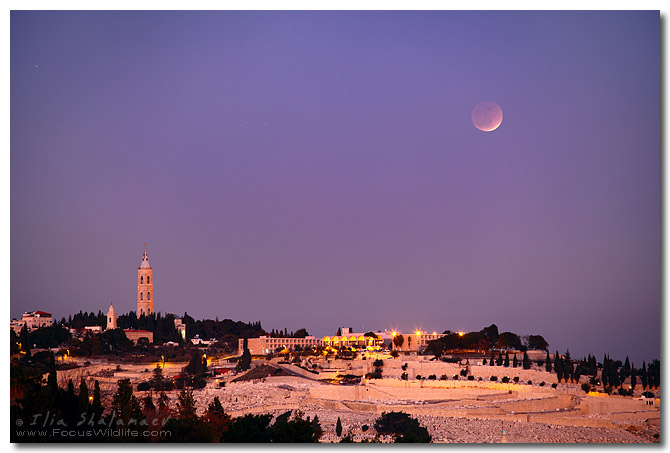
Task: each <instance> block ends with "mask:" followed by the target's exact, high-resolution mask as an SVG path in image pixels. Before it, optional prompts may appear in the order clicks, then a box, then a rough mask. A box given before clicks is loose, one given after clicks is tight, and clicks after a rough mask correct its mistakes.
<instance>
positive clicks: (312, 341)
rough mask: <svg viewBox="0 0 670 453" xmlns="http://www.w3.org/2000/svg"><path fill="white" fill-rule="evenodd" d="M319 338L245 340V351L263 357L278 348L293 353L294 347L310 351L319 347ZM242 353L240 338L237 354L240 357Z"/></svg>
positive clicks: (262, 337)
mask: <svg viewBox="0 0 670 453" xmlns="http://www.w3.org/2000/svg"><path fill="white" fill-rule="evenodd" d="M321 344H322V341H321V339H320V338H315V337H313V336H307V337H305V338H273V337H269V336H267V335H263V336H261V337H258V338H248V339H247V349H248V350H249V352H250V353H251V355H265V354H268V353H270V352H275V350H277V349H278V348H281V349H288V350H291V351H294V350H295V349H296V346H300V348H301V349H303V350H304V349H311V348H313V347H318V346H321ZM243 352H244V339H243V338H240V339H239V342H238V346H237V353H238V354H239V355H241V354H242V353H243Z"/></svg>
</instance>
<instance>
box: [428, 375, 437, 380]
mask: <svg viewBox="0 0 670 453" xmlns="http://www.w3.org/2000/svg"><path fill="white" fill-rule="evenodd" d="M428 379H430V380H431V381H434V380H435V379H437V376H435V375H434V374H431V375H430V376H428Z"/></svg>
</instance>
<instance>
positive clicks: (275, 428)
mask: <svg viewBox="0 0 670 453" xmlns="http://www.w3.org/2000/svg"><path fill="white" fill-rule="evenodd" d="M290 415H291V411H288V412H285V413H283V414H281V415H279V416H277V418H276V419H275V423H274V424H273V425H272V426H271V427H270V428H269V432H270V442H275V443H289V442H290V443H298V442H299V443H303V442H318V440H319V437H320V436H321V432H322V431H321V427H320V426H318V420H317V422H316V424H315V423H314V422H313V421H311V420H310V419H309V417H307V419H306V420H305V419H303V418H302V414H301V413H300V412H297V413H296V414H295V416H294V417H293V419H292V420H289V417H290Z"/></svg>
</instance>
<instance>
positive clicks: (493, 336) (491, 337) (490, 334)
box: [481, 324, 499, 347]
mask: <svg viewBox="0 0 670 453" xmlns="http://www.w3.org/2000/svg"><path fill="white" fill-rule="evenodd" d="M481 333H482V334H483V335H484V338H485V339H486V341H487V343H488V346H489V347H491V346H493V345H494V344H496V341H498V336H499V334H498V326H496V325H495V324H491V325H490V326H488V327H484V328H483V329H482V330H481Z"/></svg>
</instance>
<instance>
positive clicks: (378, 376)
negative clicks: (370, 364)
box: [365, 370, 382, 379]
mask: <svg viewBox="0 0 670 453" xmlns="http://www.w3.org/2000/svg"><path fill="white" fill-rule="evenodd" d="M381 378H382V373H381V371H379V370H375V371H373V372H372V373H368V374H366V375H365V379H381Z"/></svg>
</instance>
